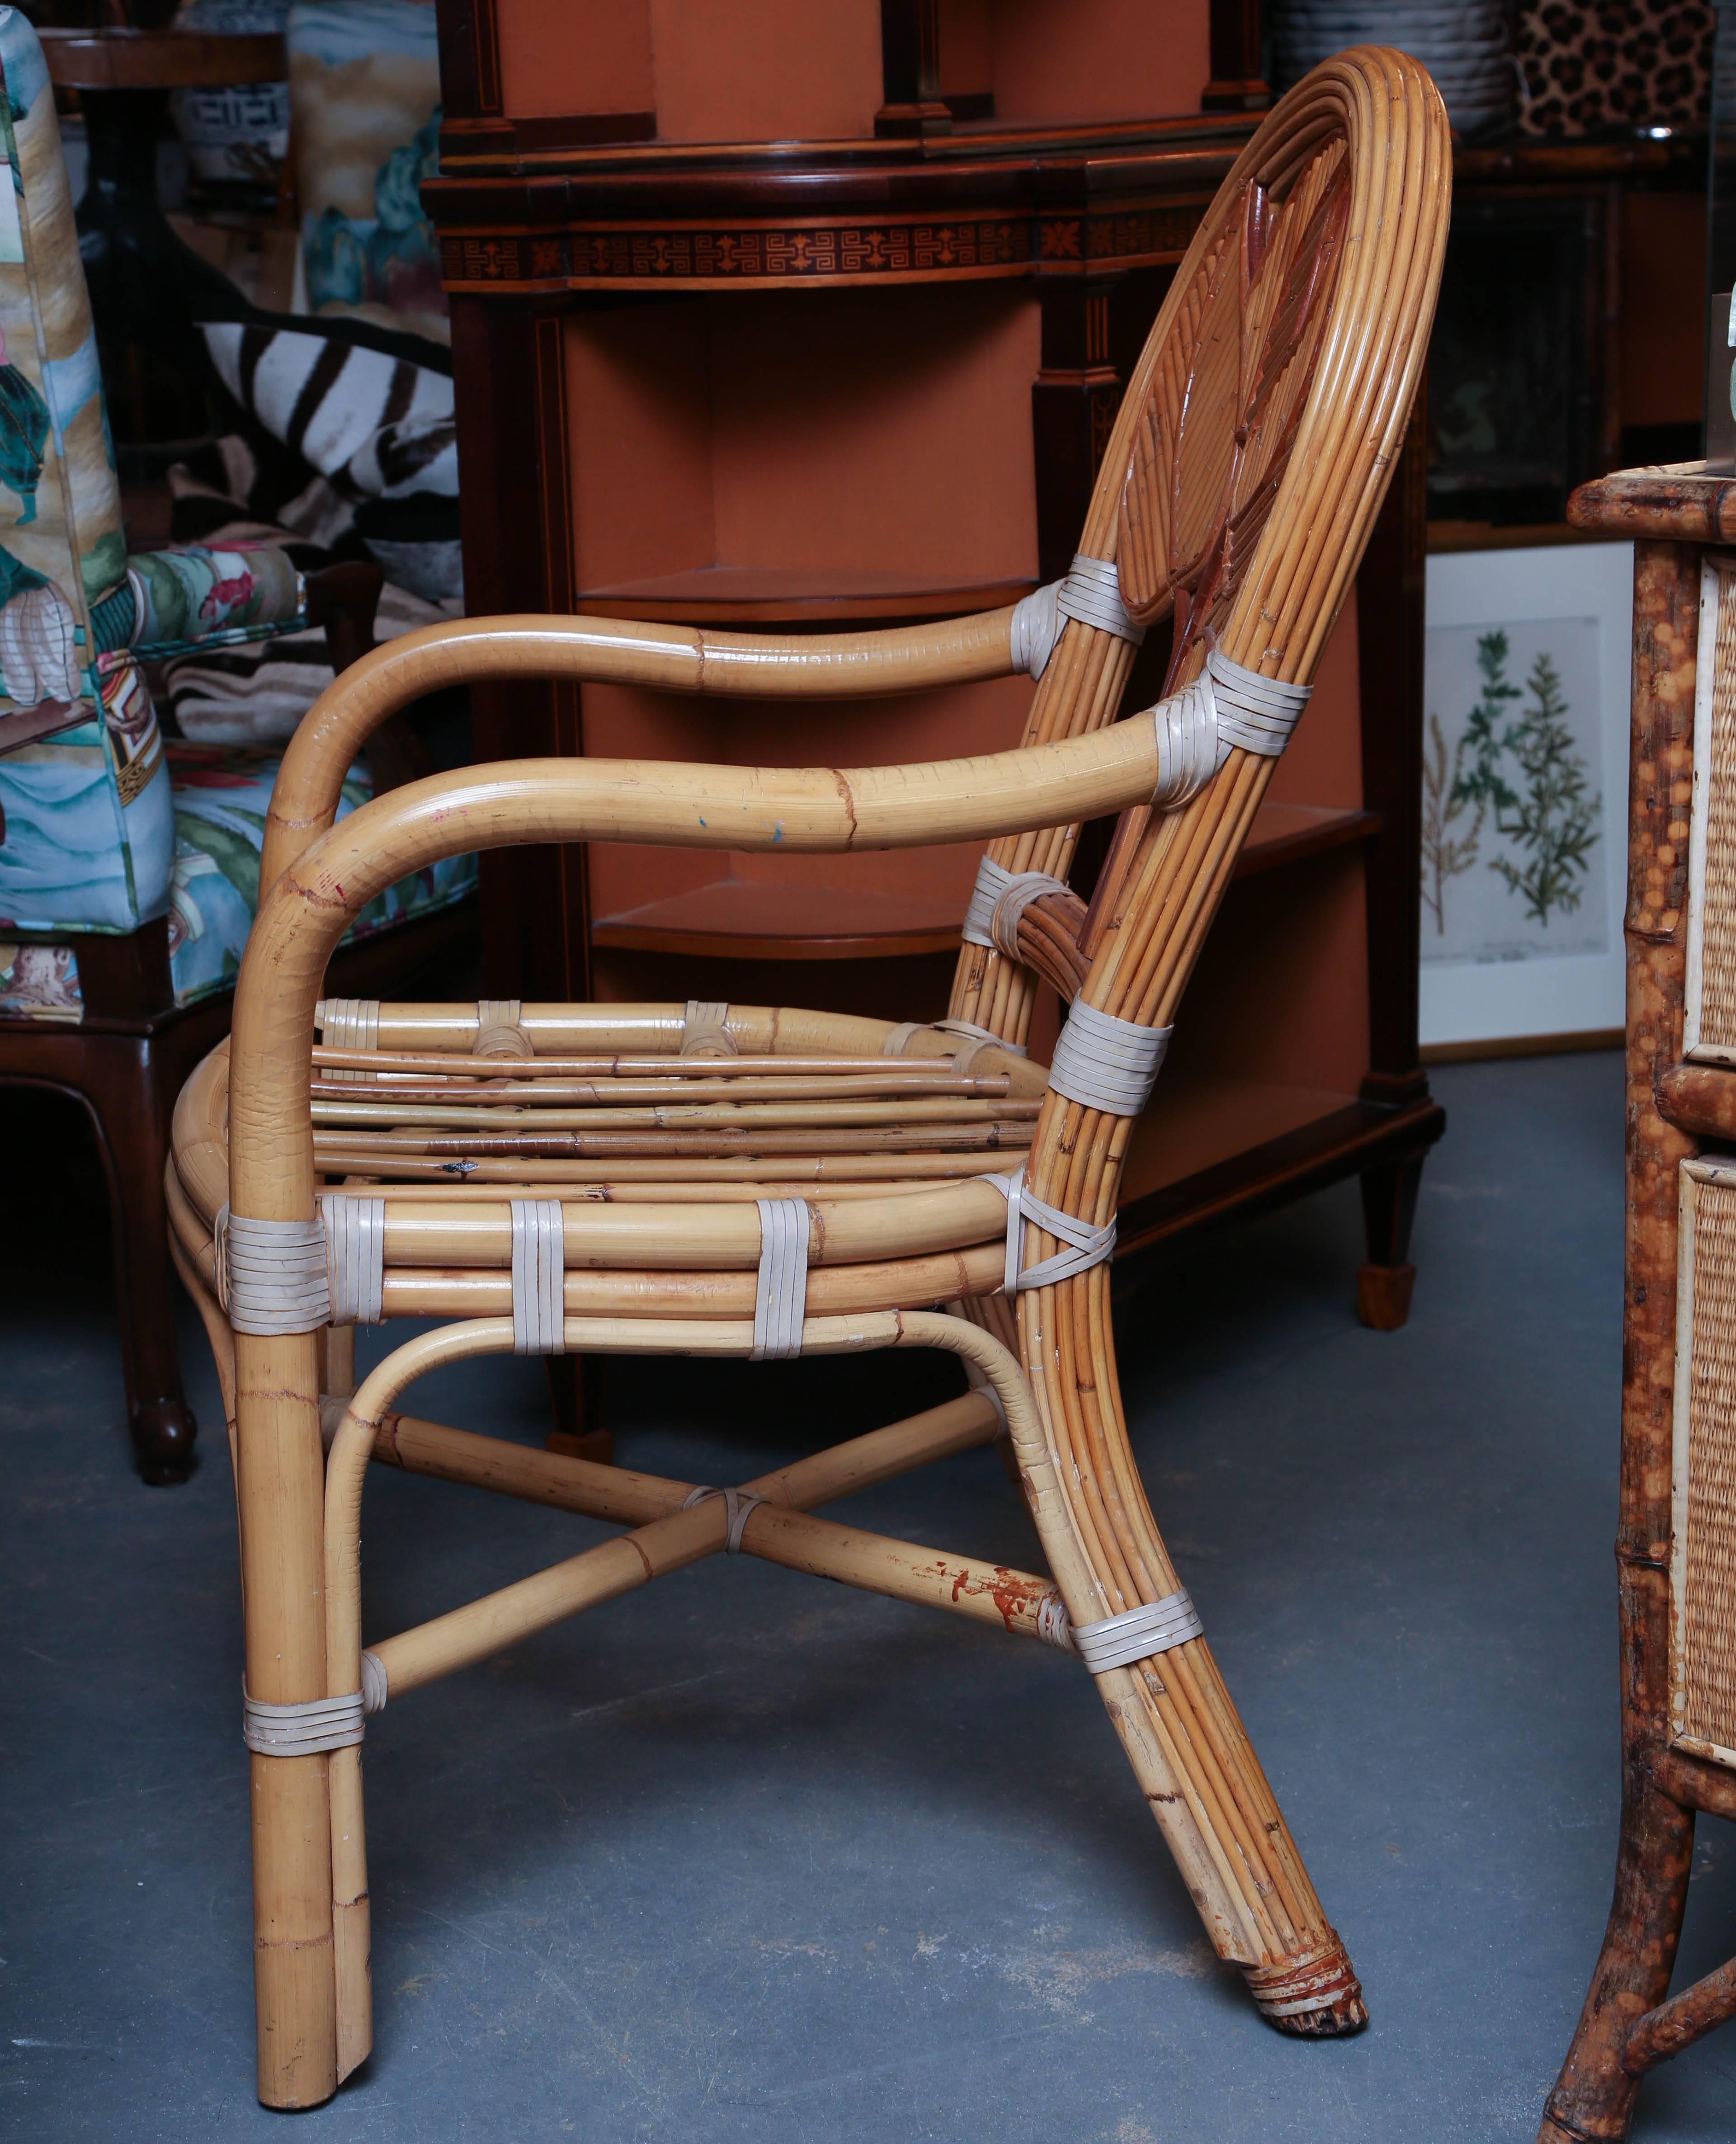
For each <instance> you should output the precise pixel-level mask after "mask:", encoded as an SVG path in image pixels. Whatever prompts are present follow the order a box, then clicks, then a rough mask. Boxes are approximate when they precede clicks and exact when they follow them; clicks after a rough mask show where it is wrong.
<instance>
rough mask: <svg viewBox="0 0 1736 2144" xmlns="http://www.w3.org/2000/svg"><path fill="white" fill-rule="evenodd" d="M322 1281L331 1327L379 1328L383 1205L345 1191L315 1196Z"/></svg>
mask: <svg viewBox="0 0 1736 2144" xmlns="http://www.w3.org/2000/svg"><path fill="white" fill-rule="evenodd" d="M320 1213H322V1214H323V1215H324V1217H325V1278H326V1286H327V1288H328V1290H329V1292H330V1297H331V1322H332V1323H333V1324H334V1325H378V1324H379V1323H380V1321H381V1319H382V1318H384V1314H385V1313H384V1310H383V1309H382V1308H381V1298H382V1297H383V1294H384V1288H385V1265H386V1202H385V1200H384V1199H357V1198H355V1197H354V1196H353V1195H352V1194H350V1193H349V1192H346V1191H325V1192H322V1193H321V1194H320Z"/></svg>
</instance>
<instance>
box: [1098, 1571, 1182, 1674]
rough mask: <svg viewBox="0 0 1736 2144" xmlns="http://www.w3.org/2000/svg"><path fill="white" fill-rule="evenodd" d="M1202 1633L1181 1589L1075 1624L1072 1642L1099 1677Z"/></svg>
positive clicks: (1169, 1648)
mask: <svg viewBox="0 0 1736 2144" xmlns="http://www.w3.org/2000/svg"><path fill="white" fill-rule="evenodd" d="M1204 1634H1205V1633H1204V1626H1203V1625H1202V1623H1201V1622H1200V1620H1199V1611H1198V1610H1197V1609H1196V1608H1195V1607H1194V1606H1193V1602H1192V1601H1190V1600H1189V1599H1188V1594H1187V1590H1186V1588H1185V1587H1184V1588H1183V1590H1182V1591H1179V1592H1176V1593H1166V1594H1165V1595H1164V1596H1163V1599H1162V1600H1161V1601H1143V1602H1142V1603H1141V1604H1140V1606H1138V1607H1137V1608H1124V1609H1123V1610H1122V1611H1121V1613H1120V1614H1119V1615H1106V1616H1105V1617H1104V1620H1102V1622H1100V1623H1075V1624H1074V1626H1073V1642H1074V1645H1075V1647H1076V1648H1077V1649H1078V1651H1079V1658H1080V1659H1081V1660H1084V1663H1085V1665H1086V1666H1087V1667H1088V1668H1089V1669H1090V1670H1091V1672H1092V1674H1093V1675H1102V1674H1103V1673H1104V1671H1105V1670H1107V1669H1109V1668H1125V1667H1131V1666H1132V1665H1133V1663H1134V1661H1135V1660H1149V1659H1150V1658H1151V1657H1152V1655H1153V1654H1154V1653H1167V1652H1168V1651H1170V1650H1172V1649H1173V1647H1175V1646H1177V1645H1186V1644H1187V1642H1188V1640H1189V1639H1190V1638H1198V1637H1203V1635H1204Z"/></svg>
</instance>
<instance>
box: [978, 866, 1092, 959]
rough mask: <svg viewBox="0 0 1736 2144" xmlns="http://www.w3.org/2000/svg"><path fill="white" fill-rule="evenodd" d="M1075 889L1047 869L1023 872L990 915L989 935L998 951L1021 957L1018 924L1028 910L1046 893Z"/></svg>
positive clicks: (1015, 957) (997, 902)
mask: <svg viewBox="0 0 1736 2144" xmlns="http://www.w3.org/2000/svg"><path fill="white" fill-rule="evenodd" d="M1071 891H1073V889H1072V887H1071V886H1069V885H1068V883H1067V881H1066V880H1065V879H1064V878H1054V877H1052V876H1050V874H1049V872H1048V871H1020V872H1019V874H1018V876H1016V877H1015V878H1014V880H1013V881H1011V883H1010V884H1009V885H1008V886H1006V887H1005V888H1004V890H1003V891H1002V893H1001V896H1000V898H999V901H996V902H995V904H994V912H993V913H992V914H991V915H990V918H989V936H990V940H991V942H992V943H993V945H994V950H995V951H996V952H997V953H999V955H1001V956H1002V958H1003V959H1004V960H1021V959H1022V958H1023V955H1021V954H1020V952H1019V923H1020V922H1021V921H1022V920H1023V918H1024V911H1025V910H1026V909H1028V908H1029V906H1030V905H1031V903H1032V902H1033V901H1041V900H1042V899H1043V898H1044V896H1045V895H1048V894H1051V893H1070V892H1071Z"/></svg>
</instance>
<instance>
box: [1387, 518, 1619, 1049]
mask: <svg viewBox="0 0 1736 2144" xmlns="http://www.w3.org/2000/svg"><path fill="white" fill-rule="evenodd" d="M1633 579H1634V547H1633V546H1632V544H1631V543H1560V544H1544V545H1538V546H1535V547H1530V546H1527V547H1525V548H1510V549H1500V550H1480V551H1459V552H1446V553H1435V554H1433V555H1431V557H1430V558H1429V561H1428V581H1427V612H1426V619H1427V630H1426V643H1425V656H1424V699H1423V775H1422V780H1423V797H1422V829H1423V831H1422V876H1421V886H1420V888H1419V896H1420V898H1421V903H1422V916H1421V923H1422V929H1421V960H1420V973H1419V977H1418V1015H1419V1018H1418V1037H1419V1040H1420V1043H1421V1047H1422V1050H1423V1054H1424V1055H1425V1057H1426V1058H1430V1057H1432V1058H1436V1059H1439V1058H1441V1057H1447V1056H1451V1057H1461V1056H1463V1057H1471V1056H1476V1055H1485V1054H1486V1055H1516V1054H1520V1053H1521V1052H1523V1051H1525V1050H1529V1049H1536V1050H1547V1049H1550V1048H1551V1047H1555V1048H1574V1047H1581V1048H1583V1047H1588V1046H1593V1045H1597V1044H1600V1043H1605V1042H1607V1043H1608V1044H1610V1045H1611V1046H1614V1044H1615V1043H1617V1042H1619V1039H1620V1034H1621V1028H1622V1021H1623V1007H1624V953H1623V944H1622V920H1623V910H1624V903H1625V897H1626V871H1625V856H1626V846H1627V843H1626V833H1625V828H1626V818H1627V798H1628V726H1629V687H1630V676H1629V673H1630V665H1631V661H1632V632H1633Z"/></svg>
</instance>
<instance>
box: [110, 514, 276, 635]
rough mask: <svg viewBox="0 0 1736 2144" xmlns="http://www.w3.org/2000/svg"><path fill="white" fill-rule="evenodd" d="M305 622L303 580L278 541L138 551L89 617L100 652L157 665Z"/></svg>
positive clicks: (176, 546)
mask: <svg viewBox="0 0 1736 2144" xmlns="http://www.w3.org/2000/svg"><path fill="white" fill-rule="evenodd" d="M305 623H307V618H306V614H305V597H304V593H303V588H302V581H301V576H300V573H297V572H296V570H295V565H294V563H292V561H291V560H290V556H289V553H287V552H285V551H282V550H280V549H278V548H276V546H275V545H274V544H270V543H255V544H226V545H225V546H224V547H223V548H221V550H213V549H211V548H209V547H208V546H207V545H205V544H202V543H179V544H175V545H171V547H170V548H167V549H166V550H161V551H138V552H135V553H133V554H132V555H131V557H130V558H128V559H127V561H126V576H125V578H123V579H122V582H121V583H120V584H119V585H118V586H117V588H116V589H115V590H114V592H113V593H112V595H110V596H108V597H107V598H104V600H103V601H102V603H99V604H98V605H97V608H96V609H95V610H94V611H93V612H92V614H91V625H92V631H93V632H94V633H95V634H96V639H97V653H98V654H99V655H103V654H109V653H112V652H113V651H114V650H115V649H117V648H131V651H132V653H134V654H135V655H138V656H141V657H143V658H147V659H149V660H152V661H156V660H162V659H166V658H173V657H174V656H176V655H181V654H184V653H186V652H187V651H188V650H189V649H190V648H197V647H201V646H208V645H210V644H211V643H213V642H217V643H225V642H233V641H241V640H265V639H268V638H272V637H274V636H275V635H276V634H278V633H299V632H300V629H301V628H302V627H303V626H304V625H305Z"/></svg>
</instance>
